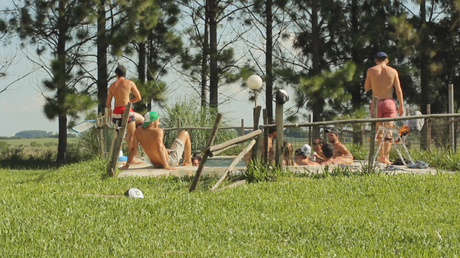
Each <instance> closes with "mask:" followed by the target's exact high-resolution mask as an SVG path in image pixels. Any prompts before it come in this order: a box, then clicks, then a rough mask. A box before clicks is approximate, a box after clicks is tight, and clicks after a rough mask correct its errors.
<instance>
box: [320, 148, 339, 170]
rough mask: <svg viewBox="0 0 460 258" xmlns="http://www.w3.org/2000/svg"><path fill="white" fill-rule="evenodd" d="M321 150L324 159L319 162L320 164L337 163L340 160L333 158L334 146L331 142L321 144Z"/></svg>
mask: <svg viewBox="0 0 460 258" xmlns="http://www.w3.org/2000/svg"><path fill="white" fill-rule="evenodd" d="M321 150H322V151H323V154H324V159H323V161H322V162H321V165H329V164H339V163H340V162H339V161H338V160H337V159H333V158H332V157H333V156H334V152H335V151H334V146H332V144H329V143H328V144H323V146H322V147H321Z"/></svg>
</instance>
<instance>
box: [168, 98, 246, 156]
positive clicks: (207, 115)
mask: <svg viewBox="0 0 460 258" xmlns="http://www.w3.org/2000/svg"><path fill="white" fill-rule="evenodd" d="M216 115H217V114H216V112H215V111H213V110H212V109H209V108H204V109H200V104H199V103H198V101H193V100H181V101H178V102H176V104H174V105H173V106H170V107H166V112H165V114H163V115H162V116H160V121H161V124H162V127H163V128H176V127H177V121H178V119H179V121H180V126H181V127H210V128H212V127H213V126H214V121H215V120H216ZM228 124H229V122H227V121H226V120H225V117H223V118H222V121H221V122H220V125H219V127H225V126H228ZM188 132H189V133H190V138H191V140H192V149H193V150H202V151H203V150H204V149H205V148H206V144H207V142H208V139H209V137H210V135H211V130H210V129H208V130H203V129H196V130H188ZM177 133H178V132H177V130H168V131H165V145H166V146H167V147H169V146H171V144H172V142H173V141H174V139H175V138H176V137H177ZM236 137H238V134H237V132H236V130H219V131H218V133H217V135H216V138H215V140H214V144H219V143H222V142H225V141H228V140H230V139H234V138H236ZM234 149H236V150H233V151H231V150H230V151H227V152H226V153H225V154H226V155H230V154H235V153H239V151H241V148H234Z"/></svg>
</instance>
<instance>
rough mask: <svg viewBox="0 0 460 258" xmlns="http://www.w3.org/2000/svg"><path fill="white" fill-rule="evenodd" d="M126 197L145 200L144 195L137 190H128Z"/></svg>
mask: <svg viewBox="0 0 460 258" xmlns="http://www.w3.org/2000/svg"><path fill="white" fill-rule="evenodd" d="M125 195H126V196H129V197H131V198H144V194H143V193H142V192H141V190H139V189H137V188H130V189H128V191H126V192H125Z"/></svg>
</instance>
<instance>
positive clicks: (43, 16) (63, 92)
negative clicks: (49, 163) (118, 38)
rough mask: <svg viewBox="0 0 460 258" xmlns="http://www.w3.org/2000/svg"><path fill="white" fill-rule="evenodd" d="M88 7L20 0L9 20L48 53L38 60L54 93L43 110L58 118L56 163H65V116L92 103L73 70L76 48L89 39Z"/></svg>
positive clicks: (78, 1) (68, 0)
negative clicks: (47, 59)
mask: <svg viewBox="0 0 460 258" xmlns="http://www.w3.org/2000/svg"><path fill="white" fill-rule="evenodd" d="M90 11H91V9H90V7H89V5H88V4H87V1H83V0H38V1H35V2H33V3H31V2H29V1H24V2H22V4H21V6H19V13H18V15H17V17H15V19H14V20H13V23H15V24H16V25H17V32H18V33H19V36H20V37H21V39H22V41H23V44H26V43H30V44H34V45H36V46H37V54H38V55H43V54H51V56H52V60H51V62H50V63H49V64H46V63H43V64H42V68H43V69H44V70H46V71H47V73H48V74H49V75H50V78H49V79H47V80H45V81H44V82H43V84H44V86H45V87H46V89H47V90H48V91H50V92H51V93H53V94H54V95H53V96H48V97H46V104H45V106H44V112H45V114H46V116H47V117H48V118H49V119H54V118H56V117H57V118H58V124H59V142H58V155H57V163H58V164H59V165H63V164H65V163H66V158H67V126H68V121H67V116H70V117H71V118H72V117H77V116H78V113H79V112H80V111H81V110H85V109H88V108H89V107H90V106H91V104H92V101H91V99H90V97H89V95H88V94H86V93H85V92H83V93H81V92H79V91H78V89H77V86H78V85H79V83H80V80H81V78H80V77H79V76H78V74H75V73H74V72H73V70H74V68H75V66H76V65H77V63H78V62H79V60H78V58H79V56H80V55H81V53H80V51H81V50H82V48H83V46H84V44H85V43H86V42H87V41H88V40H89V39H90V36H89V30H88V25H89V24H90V21H89V20H88V15H89V13H90ZM47 50H49V53H48V52H47Z"/></svg>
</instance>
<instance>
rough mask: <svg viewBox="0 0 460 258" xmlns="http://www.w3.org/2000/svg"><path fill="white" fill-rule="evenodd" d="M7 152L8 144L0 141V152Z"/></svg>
mask: <svg viewBox="0 0 460 258" xmlns="http://www.w3.org/2000/svg"><path fill="white" fill-rule="evenodd" d="M7 150H8V143H7V142H5V141H0V152H4V151H7Z"/></svg>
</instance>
